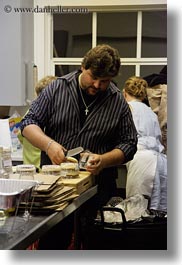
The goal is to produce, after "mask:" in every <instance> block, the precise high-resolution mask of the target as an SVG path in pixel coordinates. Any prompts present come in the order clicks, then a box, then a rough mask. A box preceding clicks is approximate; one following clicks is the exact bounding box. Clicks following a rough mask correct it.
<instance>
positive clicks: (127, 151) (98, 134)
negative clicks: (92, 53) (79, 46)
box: [21, 71, 137, 165]
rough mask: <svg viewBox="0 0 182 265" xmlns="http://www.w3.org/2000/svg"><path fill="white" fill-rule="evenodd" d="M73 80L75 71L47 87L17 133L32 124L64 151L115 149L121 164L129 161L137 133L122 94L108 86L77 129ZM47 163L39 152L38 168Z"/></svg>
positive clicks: (78, 109) (43, 155)
mask: <svg viewBox="0 0 182 265" xmlns="http://www.w3.org/2000/svg"><path fill="white" fill-rule="evenodd" d="M77 76H78V72H77V71H75V72H72V73H70V74H68V75H65V76H62V77H60V78H58V79H57V80H55V81H53V82H52V83H51V84H50V85H48V86H47V87H46V88H45V89H44V90H43V91H42V93H41V94H40V96H39V97H38V98H37V99H36V100H34V101H33V102H32V105H31V107H30V109H29V112H28V113H27V115H26V116H25V117H24V118H23V119H22V122H21V130H23V129H24V127H25V126H27V125H29V124H36V125H38V126H39V127H41V128H42V130H44V132H45V134H46V135H48V136H50V137H51V138H52V139H54V140H55V141H57V142H58V143H60V144H61V145H63V146H64V147H65V148H66V149H68V150H69V149H71V148H74V147H77V146H82V147H83V148H84V149H88V150H90V151H91V152H93V153H97V154H103V153H105V152H108V151H111V150H112V149H115V148H118V149H121V150H122V151H123V152H124V155H125V159H126V161H125V162H127V161H129V160H131V159H132V158H133V156H134V154H135V152H136V146H137V132H136V129H135V125H134V123H133V119H132V115H131V112H130V109H129V107H128V104H127V103H126V101H125V99H124V98H123V96H122V93H121V92H120V91H119V89H118V88H117V87H116V86H115V85H114V84H113V83H112V82H111V83H110V85H109V87H108V88H107V90H106V92H105V93H103V96H102V98H101V99H100V100H99V101H96V102H95V104H94V107H93V108H92V110H91V111H90V112H89V115H88V116H87V118H86V120H85V122H84V124H83V125H82V126H81V121H80V108H79V100H78V92H77V86H78V84H77ZM48 163H50V160H49V159H48V156H47V155H46V154H45V152H42V163H41V164H42V165H43V164H48Z"/></svg>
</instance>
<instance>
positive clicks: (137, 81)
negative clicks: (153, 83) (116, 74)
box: [124, 76, 148, 101]
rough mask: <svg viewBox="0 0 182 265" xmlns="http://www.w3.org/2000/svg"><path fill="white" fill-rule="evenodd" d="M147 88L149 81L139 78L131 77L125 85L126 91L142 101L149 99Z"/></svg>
mask: <svg viewBox="0 0 182 265" xmlns="http://www.w3.org/2000/svg"><path fill="white" fill-rule="evenodd" d="M147 87H148V83H147V81H146V80H144V79H143V78H141V77H139V76H131V77H130V78H128V79H127V80H126V82H125V84H124V90H125V91H126V92H127V93H128V94H129V95H130V96H134V97H135V98H137V99H139V100H141V101H143V100H144V99H146V98H147Z"/></svg>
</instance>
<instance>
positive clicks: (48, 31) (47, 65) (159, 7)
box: [35, 0, 167, 78]
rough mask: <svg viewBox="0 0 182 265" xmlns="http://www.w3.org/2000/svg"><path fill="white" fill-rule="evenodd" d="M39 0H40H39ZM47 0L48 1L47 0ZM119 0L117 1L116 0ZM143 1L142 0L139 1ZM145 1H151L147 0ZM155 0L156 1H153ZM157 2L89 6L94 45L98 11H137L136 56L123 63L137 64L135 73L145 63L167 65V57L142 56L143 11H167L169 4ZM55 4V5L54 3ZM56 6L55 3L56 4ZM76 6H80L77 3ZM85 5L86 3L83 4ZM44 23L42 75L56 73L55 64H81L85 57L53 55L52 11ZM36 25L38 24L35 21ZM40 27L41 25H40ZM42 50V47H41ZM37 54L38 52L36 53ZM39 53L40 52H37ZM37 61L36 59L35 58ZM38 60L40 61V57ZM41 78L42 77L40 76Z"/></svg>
mask: <svg viewBox="0 0 182 265" xmlns="http://www.w3.org/2000/svg"><path fill="white" fill-rule="evenodd" d="M37 1H38V0H37ZM45 2H46V1H45ZM114 2H117V1H114ZM138 2H142V1H138ZM145 2H151V1H146V0H145ZM153 2H155V1H153ZM157 2H158V3H157V4H153V5H151V4H150V5H149V4H146V5H144V4H143V5H135V6H134V5H124V4H122V5H120V6H118V5H113V6H108V5H103V6H88V7H87V8H88V9H89V11H90V12H92V47H94V46H96V44H97V43H96V41H97V12H128V11H135V12H137V43H136V49H137V50H136V58H121V62H122V65H133V66H135V75H138V76H139V75H140V66H143V65H166V64H167V57H157V58H156V57H147V58H146V57H145V58H142V57H141V44H142V12H143V11H167V5H166V4H164V2H165V1H157ZM52 6H53V5H52ZM54 6H55V4H54ZM74 6H80V5H75V4H74ZM82 6H84V7H85V5H82ZM42 23H43V25H44V28H43V30H42V34H41V36H38V39H39V40H40V38H41V37H42V40H43V44H44V45H43V49H42V50H43V51H42V50H41V53H43V54H44V58H43V63H44V67H43V68H42V69H40V67H38V68H39V73H40V75H42V74H43V75H42V76H45V75H49V74H50V75H55V65H59V64H61V65H80V64H81V61H82V59H83V58H79V57H78V58H75V57H74V58H70V57H69V58H66V57H59V58H58V57H53V52H52V51H53V15H52V14H51V13H45V14H43V17H42ZM35 25H37V26H38V24H37V23H36V21H35ZM39 29H40V27H39ZM39 50H40V48H39ZM35 55H36V53H35ZM37 55H38V53H37ZM35 61H36V60H35ZM37 62H40V57H39V59H38V56H37ZM39 78H40V77H39Z"/></svg>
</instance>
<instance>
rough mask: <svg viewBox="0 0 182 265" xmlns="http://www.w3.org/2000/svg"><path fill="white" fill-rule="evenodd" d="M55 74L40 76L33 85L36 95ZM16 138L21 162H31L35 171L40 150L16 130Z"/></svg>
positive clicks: (37, 167) (38, 166)
mask: <svg viewBox="0 0 182 265" xmlns="http://www.w3.org/2000/svg"><path fill="white" fill-rule="evenodd" d="M56 79H57V77H56V76H52V75H48V76H45V77H44V78H42V79H41V80H40V81H39V82H38V83H37V85H36V86H35V94H36V97H38V96H39V95H40V93H41V92H42V90H43V89H44V88H45V87H46V86H47V85H49V84H50V83H51V82H52V81H53V80H56ZM25 115H26V114H25ZM18 139H19V141H20V143H21V144H22V148H23V164H32V165H34V166H35V167H36V169H37V171H39V169H40V153H41V150H40V149H39V148H37V147H35V146H33V145H32V144H31V143H30V142H29V141H28V140H27V139H26V138H25V137H23V136H22V134H21V131H20V130H19V132H18Z"/></svg>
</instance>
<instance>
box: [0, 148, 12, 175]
mask: <svg viewBox="0 0 182 265" xmlns="http://www.w3.org/2000/svg"><path fill="white" fill-rule="evenodd" d="M2 165H3V168H4V171H5V173H6V176H7V177H9V174H11V173H13V169H12V158H11V148H10V147H3V151H2Z"/></svg>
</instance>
